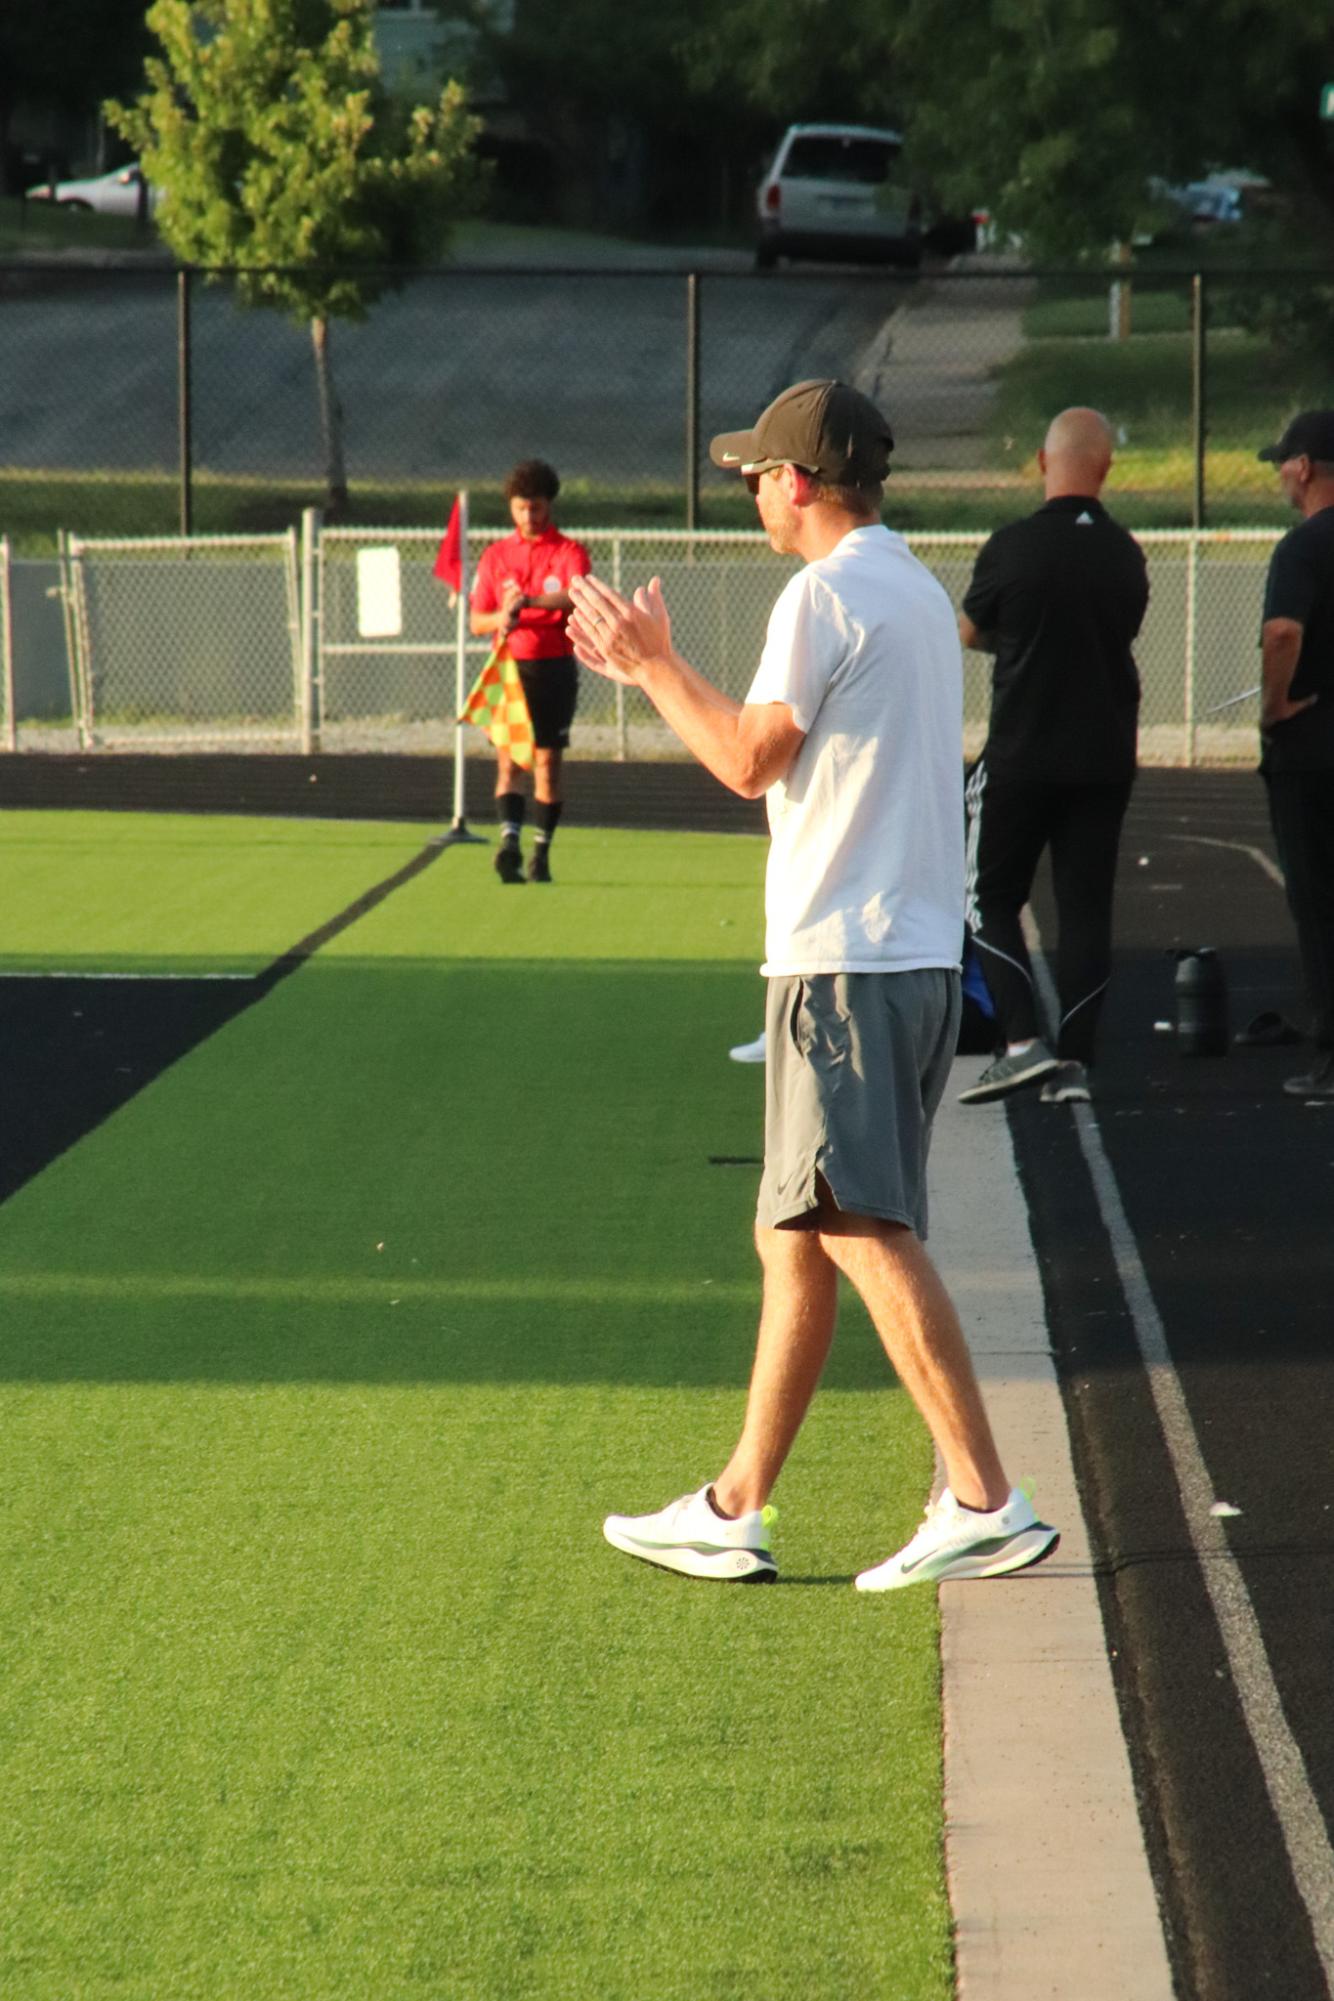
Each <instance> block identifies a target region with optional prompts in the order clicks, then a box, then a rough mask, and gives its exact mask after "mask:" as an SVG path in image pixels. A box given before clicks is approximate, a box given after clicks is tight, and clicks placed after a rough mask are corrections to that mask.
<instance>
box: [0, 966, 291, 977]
mask: <svg viewBox="0 0 1334 2001" xmlns="http://www.w3.org/2000/svg"><path fill="white" fill-rule="evenodd" d="M254 978H258V972H70V970H68V968H66V970H62V972H44V970H40V968H38V970H36V972H34V970H32V966H0V980H254Z"/></svg>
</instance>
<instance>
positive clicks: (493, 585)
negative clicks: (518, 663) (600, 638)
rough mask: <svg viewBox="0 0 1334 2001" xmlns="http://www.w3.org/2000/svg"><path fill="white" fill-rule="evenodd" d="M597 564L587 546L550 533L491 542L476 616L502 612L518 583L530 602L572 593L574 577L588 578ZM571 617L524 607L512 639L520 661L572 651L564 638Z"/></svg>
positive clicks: (477, 588) (481, 568) (475, 590)
mask: <svg viewBox="0 0 1334 2001" xmlns="http://www.w3.org/2000/svg"><path fill="white" fill-rule="evenodd" d="M592 567H593V565H592V563H591V561H590V560H589V555H588V551H587V549H585V547H584V545H583V543H582V542H576V541H575V540H574V539H573V538H572V537H571V536H569V535H562V534H561V532H560V530H559V529H558V528H546V529H544V530H543V532H542V534H540V535H539V536H537V537H536V538H535V539H534V540H533V541H531V542H526V541H525V540H524V538H523V536H522V535H520V534H519V532H518V530H517V529H516V530H515V532H514V534H513V535H506V536H505V538H504V540H503V541H500V542H490V543H488V544H487V546H486V548H485V549H483V551H482V557H481V561H480V562H479V563H478V565H477V581H476V582H475V583H474V585H473V587H472V599H471V603H472V608H473V610H474V611H499V610H500V597H501V592H502V591H503V590H504V587H505V585H506V584H507V583H508V582H509V581H510V580H511V578H512V579H513V581H514V582H515V583H516V584H517V585H518V586H519V589H520V590H521V591H522V592H523V594H524V596H525V597H546V596H547V595H549V593H551V592H552V591H568V590H569V588H570V579H571V577H586V576H587V575H588V572H589V571H590V570H591V569H592ZM566 618H567V613H565V612H563V611H546V610H543V609H542V608H540V607H537V606H533V605H525V606H524V608H523V610H522V611H521V612H520V613H519V623H518V624H517V625H516V626H515V628H514V630H513V632H512V633H511V634H510V638H509V648H510V652H511V653H512V654H513V655H514V658H515V659H516V660H554V659H558V658H559V656H560V655H561V654H563V653H568V652H569V650H570V642H569V640H568V639H567V638H566V636H565V621H566Z"/></svg>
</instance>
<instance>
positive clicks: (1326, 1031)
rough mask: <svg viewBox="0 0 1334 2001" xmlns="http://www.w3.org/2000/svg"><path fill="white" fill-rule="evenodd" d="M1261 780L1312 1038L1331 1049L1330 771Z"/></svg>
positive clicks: (1333, 825)
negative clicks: (1298, 954) (1309, 1008)
mask: <svg viewBox="0 0 1334 2001" xmlns="http://www.w3.org/2000/svg"><path fill="white" fill-rule="evenodd" d="M1264 778H1265V789H1266V791H1267V792H1268V794H1269V821H1270V825H1271V826H1272V827H1273V829H1274V844H1275V846H1276V847H1277V849H1278V858H1279V862H1280V864H1281V866H1282V869H1283V880H1284V883H1285V885H1286V887H1287V892H1288V908H1289V910H1290V911H1291V912H1292V919H1293V922H1294V924H1295V925H1296V926H1297V945H1298V949H1299V950H1300V952H1301V955H1302V972H1303V974H1304V975H1305V978H1306V991H1307V995H1308V997H1309V999H1310V1002H1311V1006H1312V1008H1313V1009H1314V1011H1315V1038H1316V1041H1317V1043H1318V1044H1319V1045H1320V1046H1321V1047H1322V1048H1324V1049H1334V771H1267V772H1266V773H1265V774H1264Z"/></svg>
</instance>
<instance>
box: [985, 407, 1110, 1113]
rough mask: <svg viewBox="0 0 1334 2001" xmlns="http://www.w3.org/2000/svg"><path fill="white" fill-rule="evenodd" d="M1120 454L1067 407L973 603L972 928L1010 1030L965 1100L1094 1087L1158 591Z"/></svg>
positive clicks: (1061, 1096)
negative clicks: (983, 668)
mask: <svg viewBox="0 0 1334 2001" xmlns="http://www.w3.org/2000/svg"><path fill="white" fill-rule="evenodd" d="M1111 463H1112V432H1111V427H1110V425H1109V424H1108V422H1107V420H1106V418H1105V417H1103V416H1101V415H1100V414H1099V413H1098V411H1096V410H1086V409H1071V410H1063V411H1062V412H1061V414H1060V416H1058V417H1056V418H1054V419H1053V421H1052V423H1051V425H1050V427H1049V429H1048V431H1047V436H1046V439H1045V441H1044V443H1043V446H1042V449H1041V450H1040V451H1039V453H1038V464H1039V466H1040V468H1041V470H1042V475H1043V480H1044V483H1045V488H1046V496H1047V497H1046V502H1045V504H1044V505H1043V506H1042V507H1040V508H1039V509H1038V510H1037V512H1036V513H1035V514H1031V515H1029V516H1028V517H1027V519H1026V520H1023V521H1016V522H1013V523H1011V525H1010V526H1009V527H1007V528H1002V529H999V530H998V531H997V533H996V534H994V535H993V536H992V537H991V539H990V540H989V541H988V542H987V543H986V545H985V546H984V548H983V549H982V550H981V552H980V553H979V555H978V559H977V563H976V566H975V568H974V571H973V580H972V582H971V584H970V585H969V587H968V591H967V594H966V596H965V598H964V601H963V610H962V612H961V613H960V617H959V631H960V635H961V637H962V639H963V643H964V645H965V646H969V647H973V648H976V649H978V650H980V651H982V652H987V653H992V654H994V655H995V666H994V669H993V674H992V698H991V721H990V725H989V728H988V732H987V740H986V744H985V746H984V747H983V750H982V755H981V757H980V758H979V759H978V762H977V764H976V766H975V767H974V769H973V772H972V775H971V777H970V779H969V782H968V814H969V833H968V926H969V930H970V932H971V934H972V937H973V942H974V944H975V945H976V947H977V950H978V954H979V957H980V960H981V964H982V969H983V971H984V973H985V974H986V979H987V985H988V987H989V988H990V990H991V994H992V998H993V999H994V1001H995V1003H996V1014H997V1023H998V1031H999V1036H1000V1038H1001V1040H1002V1043H1003V1046H1002V1048H1001V1049H1000V1051H999V1053H998V1054H997V1056H996V1059H995V1061H994V1062H993V1063H992V1064H991V1065H990V1067H989V1068H988V1069H986V1070H984V1071H983V1073H982V1076H981V1077H980V1078H979V1080H978V1082H977V1083H976V1084H975V1085H973V1086H972V1088H971V1089H970V1090H967V1091H963V1092H961V1093H960V1102H961V1103H963V1104H983V1103H986V1102H987V1101H989V1100H990V1099H993V1098H1000V1097H1003V1096H1005V1095H1006V1093H1008V1092H1010V1091H1015V1090H1019V1089H1022V1088H1024V1087H1025V1086H1028V1085H1032V1084H1037V1083H1039V1082H1041V1083H1042V1087H1043V1088H1042V1096H1043V1099H1044V1101H1045V1102H1047V1103H1050V1104H1065V1103H1069V1102H1071V1101H1074V1100H1080V1099H1086V1098H1087V1097H1088V1095H1089V1082H1088V1071H1089V1067H1090V1065H1091V1064H1092V1061H1093V1050H1094V1035H1095V1031H1096V1028H1097V1021H1098V1014H1099V1011H1100V1008H1101V1004H1102V995H1103V991H1104V989H1105V988H1106V985H1107V980H1108V977H1109V974H1110V972H1111V951H1112V889H1113V884H1114V881H1115V876H1116V857H1117V849H1118V846H1119V843H1120V837H1121V822H1122V820H1123V819H1124V818H1125V811H1126V806H1127V805H1128V803H1129V800H1130V790H1131V786H1132V785H1133V783H1134V777H1135V763H1136V741H1137V731H1138V721H1139V674H1138V671H1137V669H1136V667H1135V661H1134V657H1133V654H1132V652H1131V647H1132V645H1133V643H1134V640H1135V638H1136V635H1137V634H1138V632H1139V629H1140V625H1141V623H1142V621H1143V618H1144V612H1145V607H1146V606H1147V604H1148V599H1149V585H1148V575H1147V571H1146V568H1145V562H1144V552H1143V550H1142V549H1141V548H1140V546H1139V544H1138V542H1136V541H1135V539H1134V537H1133V536H1132V535H1129V534H1127V532H1126V530H1125V529H1124V528H1121V527H1120V526H1118V524H1117V523H1116V522H1115V521H1113V520H1112V518H1111V516H1110V515H1109V514H1108V513H1107V511H1106V509H1105V508H1104V507H1103V505H1102V502H1101V500H1100V498H1099V496H1100V494H1101V492H1102V488H1103V485H1104V482H1105V481H1106V478H1107V474H1108V471H1109V469H1110V467H1111ZM1044 848H1049V849H1050V850H1051V863H1052V882H1053V887H1054V890H1055V895H1056V913H1057V926H1058V936H1057V963H1056V984H1057V991H1058V994H1059V997H1060V1008H1061V1018H1060V1023H1059V1026H1058V1031H1057V1043H1056V1049H1055V1051H1054V1052H1053V1051H1052V1050H1051V1049H1050V1048H1049V1047H1048V1046H1047V1044H1046V1043H1045V1042H1044V1041H1043V1040H1042V1039H1041V1036H1040V1034H1039V1022H1038V1012H1037V1000H1036V995H1035V993H1034V989H1033V969H1032V965H1031V963H1030V961H1029V956H1028V950H1027V947H1026V946H1025V944H1024V935H1023V930H1022V926H1021V913H1022V911H1023V907H1024V905H1025V903H1026V902H1027V901H1028V896H1029V892H1030V890H1031V888H1032V885H1033V876H1034V873H1035V872H1036V869H1037V865H1038V860H1039V858H1040V856H1041V854H1042V851H1043V849H1044Z"/></svg>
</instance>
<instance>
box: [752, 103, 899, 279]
mask: <svg viewBox="0 0 1334 2001" xmlns="http://www.w3.org/2000/svg"><path fill="white" fill-rule="evenodd" d="M902 151H903V138H902V135H901V134H900V133H898V132H891V131H888V130H885V129H883V128H880V127H876V126H871V125H790V126H789V127H788V129H787V131H786V132H785V133H784V134H783V137H782V140H781V142H780V143H779V147H778V151H777V152H776V153H775V155H774V159H773V164H772V166H771V167H770V168H769V171H768V173H767V174H766V175H765V176H764V179H763V180H762V181H761V183H760V186H759V191H758V193H757V196H756V216H757V221H758V225H759V234H758V236H757V239H756V244H755V262H756V265H757V266H758V267H759V269H760V270H767V269H769V268H770V267H771V266H772V265H774V264H776V263H777V261H778V259H779V258H780V257H811V258H839V259H845V260H846V261H848V262H850V263H875V264H897V265H900V266H902V267H903V268H905V269H907V270H913V269H915V268H916V267H917V265H918V264H920V263H921V261H922V205H921V202H920V201H919V199H918V197H917V196H916V194H914V192H913V190H912V188H911V187H910V186H908V184H907V182H906V181H905V180H904V179H903V178H902V177H901V175H900V171H899V156H900V154H901V153H902Z"/></svg>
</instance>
